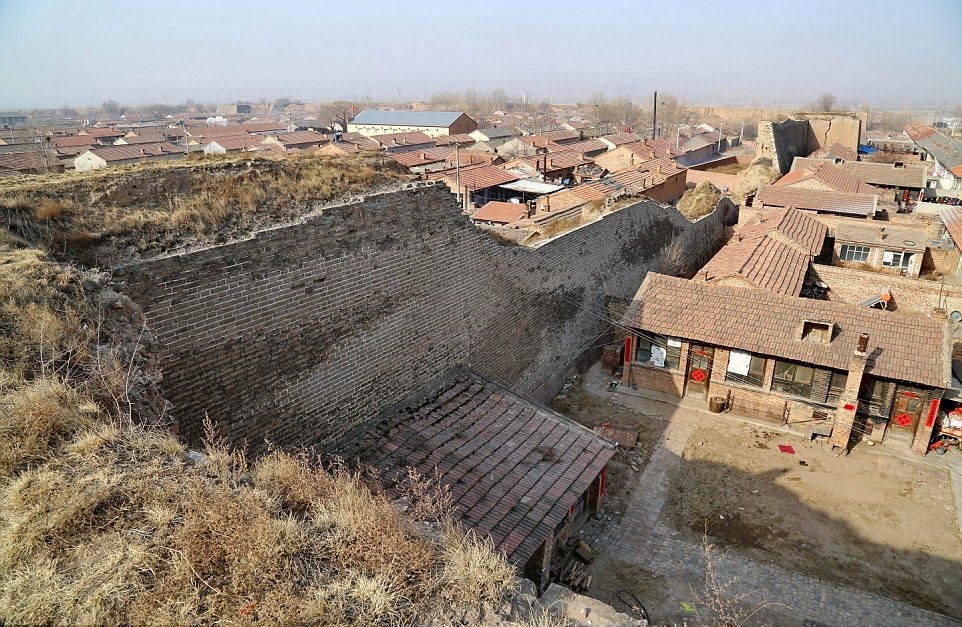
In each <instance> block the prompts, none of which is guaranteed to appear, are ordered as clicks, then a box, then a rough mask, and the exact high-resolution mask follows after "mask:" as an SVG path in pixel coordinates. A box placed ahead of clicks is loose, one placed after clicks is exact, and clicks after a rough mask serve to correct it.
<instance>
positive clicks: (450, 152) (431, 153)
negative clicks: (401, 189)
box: [388, 146, 455, 168]
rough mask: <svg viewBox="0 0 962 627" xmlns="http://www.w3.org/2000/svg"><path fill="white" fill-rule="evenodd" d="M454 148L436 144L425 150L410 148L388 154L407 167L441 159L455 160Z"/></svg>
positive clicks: (436, 161)
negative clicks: (405, 150)
mask: <svg viewBox="0 0 962 627" xmlns="http://www.w3.org/2000/svg"><path fill="white" fill-rule="evenodd" d="M454 152H455V151H454V148H453V147H451V146H436V147H434V148H426V149H424V150H408V151H407V152H397V153H394V154H390V155H388V156H389V157H390V158H391V159H393V160H395V161H397V162H398V163H400V164H401V165H403V166H404V167H405V168H414V167H417V166H420V165H426V164H428V163H438V162H439V161H447V160H448V159H451V160H452V161H453V160H454Z"/></svg>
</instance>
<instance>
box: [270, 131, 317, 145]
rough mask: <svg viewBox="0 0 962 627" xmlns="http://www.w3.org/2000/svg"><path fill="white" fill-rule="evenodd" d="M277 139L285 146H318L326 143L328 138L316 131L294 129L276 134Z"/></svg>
mask: <svg viewBox="0 0 962 627" xmlns="http://www.w3.org/2000/svg"><path fill="white" fill-rule="evenodd" d="M276 137H277V141H279V142H280V143H281V144H282V145H283V146H285V147H292V146H310V145H312V144H313V145H315V146H319V145H321V144H324V143H327V141H328V138H327V136H325V135H321V134H320V133H318V132H316V131H294V132H293V133H280V134H278V135H276Z"/></svg>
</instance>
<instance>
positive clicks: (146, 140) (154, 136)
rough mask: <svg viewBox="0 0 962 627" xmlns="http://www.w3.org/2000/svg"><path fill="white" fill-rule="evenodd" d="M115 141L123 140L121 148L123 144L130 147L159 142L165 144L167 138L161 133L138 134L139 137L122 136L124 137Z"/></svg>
mask: <svg viewBox="0 0 962 627" xmlns="http://www.w3.org/2000/svg"><path fill="white" fill-rule="evenodd" d="M117 139H118V140H121V139H123V140H124V142H125V143H124V144H120V145H121V146H123V145H125V144H126V145H131V146H132V145H134V144H156V143H159V142H165V141H167V136H166V135H164V134H163V133H140V134H139V135H136V136H131V137H127V136H124V137H118V138H117Z"/></svg>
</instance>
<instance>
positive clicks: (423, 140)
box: [370, 131, 435, 148]
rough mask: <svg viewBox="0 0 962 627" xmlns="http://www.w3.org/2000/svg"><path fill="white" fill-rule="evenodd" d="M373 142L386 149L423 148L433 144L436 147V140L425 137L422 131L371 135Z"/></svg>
mask: <svg viewBox="0 0 962 627" xmlns="http://www.w3.org/2000/svg"><path fill="white" fill-rule="evenodd" d="M370 139H371V140H373V141H376V142H377V143H378V144H379V145H380V146H382V147H384V148H398V147H401V146H423V145H426V144H431V147H432V148H433V147H434V143H435V142H434V139H432V138H431V137H429V136H427V135H425V134H424V133H422V132H421V131H407V132H404V133H385V134H384V135H371V137H370Z"/></svg>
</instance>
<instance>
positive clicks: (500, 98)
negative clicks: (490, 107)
mask: <svg viewBox="0 0 962 627" xmlns="http://www.w3.org/2000/svg"><path fill="white" fill-rule="evenodd" d="M491 99H492V100H493V101H494V108H495V110H496V111H504V108H505V106H506V105H507V104H508V92H506V91H504V90H503V89H501V88H500V87H498V88H497V89H495V90H494V91H492V92H491Z"/></svg>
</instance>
